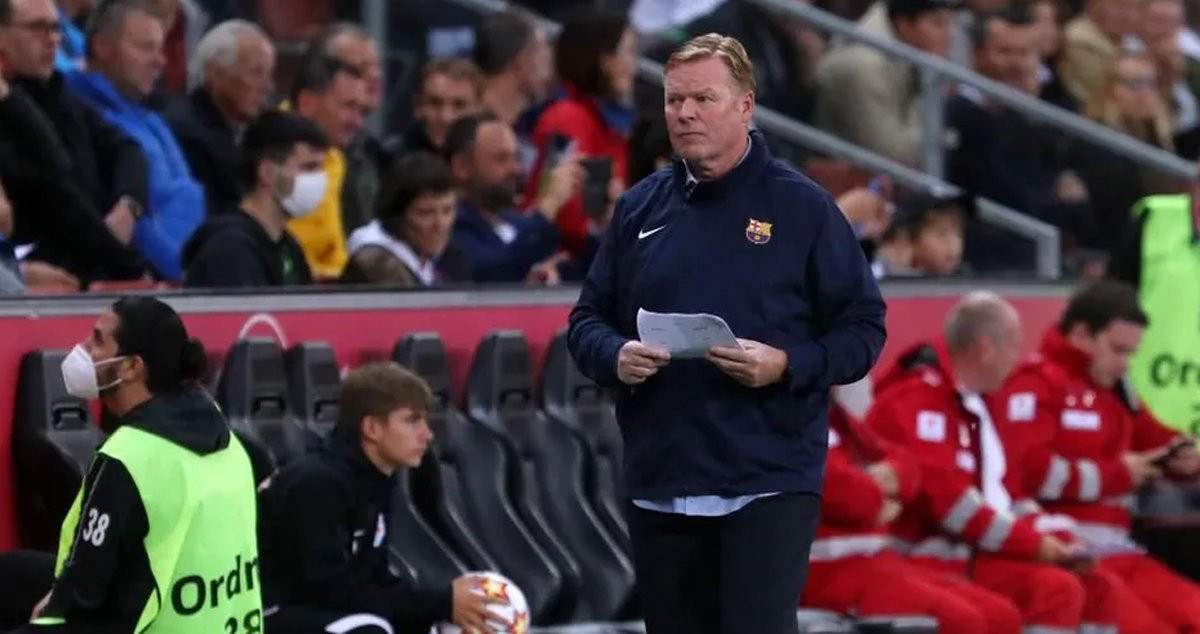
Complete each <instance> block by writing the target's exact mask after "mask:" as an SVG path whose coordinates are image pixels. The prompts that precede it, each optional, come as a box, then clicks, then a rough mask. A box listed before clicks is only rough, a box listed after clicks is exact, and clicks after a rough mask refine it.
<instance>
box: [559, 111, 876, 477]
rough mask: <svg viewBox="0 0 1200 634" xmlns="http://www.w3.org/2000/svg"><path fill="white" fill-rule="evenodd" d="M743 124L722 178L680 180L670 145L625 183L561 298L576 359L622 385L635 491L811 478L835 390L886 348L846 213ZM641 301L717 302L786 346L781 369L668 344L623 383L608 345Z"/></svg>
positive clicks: (660, 305) (630, 329)
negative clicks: (727, 362)
mask: <svg viewBox="0 0 1200 634" xmlns="http://www.w3.org/2000/svg"><path fill="white" fill-rule="evenodd" d="M751 138H752V144H751V147H750V151H749V152H748V153H747V155H746V158H745V159H743V160H742V162H741V163H740V164H739V165H737V166H736V167H734V168H733V169H732V170H730V172H729V173H728V174H726V175H724V176H722V177H720V178H717V179H714V180H708V181H703V182H700V183H698V184H694V185H689V184H688V183H687V178H686V167H685V165H684V163H683V162H682V160H679V159H677V160H676V162H675V164H674V166H673V167H672V168H671V169H664V170H660V171H658V172H655V173H654V174H652V175H651V176H649V177H647V178H645V179H643V180H642V181H641V182H640V183H638V184H637V185H634V186H633V187H632V188H631V189H630V190H629V191H627V192H625V194H624V195H622V196H621V198H620V199H618V201H617V205H616V210H615V211H614V212H613V219H612V222H611V224H610V225H609V228H608V232H607V233H606V234H605V236H604V240H603V242H602V244H601V245H600V249H599V251H598V252H597V254H596V259H595V261H594V262H593V264H592V266H591V268H590V269H589V270H588V274H587V277H586V278H585V279H584V282H583V288H582V290H581V292H580V294H579V300H578V302H577V303H576V304H575V307H574V309H573V310H572V311H571V314H570V318H569V321H570V327H569V329H568V331H567V345H568V347H569V349H570V352H571V356H572V357H573V358H574V360H575V363H576V364H577V365H578V366H579V370H580V371H581V372H582V373H583V374H585V375H587V376H588V377H589V378H591V379H592V380H594V381H596V382H597V383H599V384H600V385H602V386H606V387H616V388H619V389H618V396H617V402H616V406H617V410H616V413H617V420H618V422H620V424H621V431H622V435H623V436H624V440H625V458H624V464H625V478H626V483H627V485H628V487H629V494H630V495H631V496H632V497H634V498H635V499H637V498H642V499H650V500H654V499H664V498H672V497H677V496H692V495H723V496H733V497H736V496H739V495H749V494H756V493H769V492H774V491H780V492H789V493H791V492H796V493H819V492H820V491H821V479H822V477H823V476H822V474H823V471H824V466H825V443H826V439H827V437H828V429H827V418H828V409H829V390H830V388H831V387H832V386H834V385H844V384H846V383H852V382H854V381H857V380H858V379H860V378H862V377H863V376H864V375H866V373H867V372H868V371H869V370H870V369H871V366H872V365H874V363H875V360H876V359H877V358H878V357H879V352H880V350H882V348H883V344H884V340H885V338H886V331H885V328H884V315H885V312H886V306H885V305H884V302H883V298H882V297H881V296H880V294H879V288H878V286H877V285H876V283H875V278H874V276H873V275H872V273H871V269H870V266H869V265H868V263H867V261H866V258H864V257H863V253H862V249H861V247H859V245H858V240H857V239H856V238H855V236H854V232H853V231H852V230H851V229H850V225H849V223H848V222H846V218H845V216H843V215H842V213H841V211H839V210H838V208H837V205H836V204H835V203H834V201H833V198H832V197H830V195H829V194H828V193H827V192H826V191H825V190H823V189H821V188H820V187H819V186H817V185H816V184H815V183H813V182H812V181H811V180H809V179H808V178H806V177H805V176H803V175H802V174H800V173H798V172H796V171H795V170H793V169H792V168H791V167H789V166H788V165H787V164H786V163H784V162H783V161H780V160H778V159H774V158H772V157H771V154H770V153H769V152H768V151H767V147H766V141H765V140H764V139H763V137H762V135H761V133H759V132H754V133H753V134H752V135H751ZM643 308H644V309H646V310H649V311H658V312H666V313H675V312H680V313H710V314H714V315H720V316H721V317H722V318H724V320H725V322H726V323H727V324H728V325H729V328H730V330H732V331H733V333H734V334H735V335H736V336H738V337H744V338H747V339H752V340H754V341H759V342H762V343H763V344H766V345H768V346H772V347H775V348H777V349H780V350H782V351H784V352H785V353H786V354H787V370H786V372H785V373H784V375H783V376H782V377H781V379H780V380H779V381H778V382H776V383H773V384H771V385H766V386H763V387H760V388H756V389H755V388H748V387H745V386H743V385H741V384H740V383H738V382H737V381H735V380H734V379H732V378H730V377H729V376H727V375H726V374H725V373H723V372H721V370H719V369H718V368H717V367H716V366H715V365H713V364H712V363H709V362H707V361H705V360H704V359H699V358H692V359H686V358H684V359H679V358H676V359H672V360H671V363H670V364H669V365H667V366H666V367H663V368H661V369H659V371H658V373H657V374H655V375H654V376H653V377H651V378H650V379H648V380H647V381H646V382H644V383H642V384H640V385H637V386H636V387H630V386H627V385H623V384H622V383H621V382H620V381H619V379H618V377H617V353H618V351H619V350H620V348H621V346H623V345H624V344H625V342H627V341H629V340H630V339H635V338H637V337H638V327H637V325H638V324H637V322H638V319H637V316H638V311H639V310H641V309H643ZM683 448H686V449H683Z"/></svg>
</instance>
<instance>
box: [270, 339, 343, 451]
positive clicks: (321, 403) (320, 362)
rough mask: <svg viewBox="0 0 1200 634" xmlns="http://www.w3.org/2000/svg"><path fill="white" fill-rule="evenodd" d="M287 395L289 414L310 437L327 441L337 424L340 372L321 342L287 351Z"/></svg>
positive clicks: (333, 358) (327, 348) (336, 363)
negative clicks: (289, 397)
mask: <svg viewBox="0 0 1200 634" xmlns="http://www.w3.org/2000/svg"><path fill="white" fill-rule="evenodd" d="M284 362H285V365H286V366H287V379H288V392H289V393H290V394H291V399H292V400H291V407H292V412H293V413H294V414H295V416H296V418H297V419H298V420H299V421H300V424H301V425H303V426H304V429H305V430H306V431H307V432H308V434H309V435H310V436H312V437H314V438H327V437H328V436H329V432H330V431H333V426H334V425H335V424H337V414H338V404H337V399H338V386H339V385H340V384H341V371H340V370H339V369H338V362H337V357H336V356H334V354H333V348H331V347H330V346H329V344H328V343H325V342H324V341H305V342H303V343H298V344H296V345H294V346H292V347H291V348H289V349H288V351H287V354H286V355H285V356H284Z"/></svg>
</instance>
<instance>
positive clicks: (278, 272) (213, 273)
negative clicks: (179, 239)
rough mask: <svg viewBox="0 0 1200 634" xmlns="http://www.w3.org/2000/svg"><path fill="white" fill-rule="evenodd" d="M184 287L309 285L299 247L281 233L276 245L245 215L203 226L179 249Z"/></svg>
mask: <svg viewBox="0 0 1200 634" xmlns="http://www.w3.org/2000/svg"><path fill="white" fill-rule="evenodd" d="M183 268H184V275H183V283H184V286H190V287H202V288H238V287H266V286H295V285H306V284H312V271H311V270H309V268H308V262H307V261H306V260H305V259H304V250H303V249H301V248H300V243H299V242H296V239H295V238H293V237H292V235H291V234H290V233H288V232H287V231H286V230H285V231H284V232H283V235H282V236H280V238H279V241H278V242H276V241H275V240H272V239H271V236H269V235H267V231H266V229H263V226H262V225H261V224H259V222H258V221H257V220H255V219H254V218H253V217H251V216H250V215H249V214H247V213H245V212H242V211H237V212H233V213H222V214H218V215H216V216H213V217H211V218H209V219H208V220H206V221H205V222H204V224H202V225H200V228H199V229H197V230H196V233H194V234H192V237H191V238H190V239H189V240H188V241H187V244H185V245H184V247H183Z"/></svg>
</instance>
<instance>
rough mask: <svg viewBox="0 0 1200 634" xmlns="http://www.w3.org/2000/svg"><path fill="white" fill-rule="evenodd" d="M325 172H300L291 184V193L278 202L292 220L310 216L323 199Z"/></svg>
mask: <svg viewBox="0 0 1200 634" xmlns="http://www.w3.org/2000/svg"><path fill="white" fill-rule="evenodd" d="M326 181H327V177H326V176H325V172H323V171H322V172H300V173H299V174H296V180H295V181H294V182H293V184H292V193H291V194H288V195H287V196H286V197H284V199H283V200H281V201H279V202H280V204H281V205H283V208H284V209H285V210H287V212H288V214H289V215H291V217H293V218H303V217H305V216H307V215H308V214H311V213H312V212H313V211H315V210H316V209H317V206H318V205H320V204H321V201H322V200H324V198H325V186H326Z"/></svg>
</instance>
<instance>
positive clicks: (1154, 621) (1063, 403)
mask: <svg viewBox="0 0 1200 634" xmlns="http://www.w3.org/2000/svg"><path fill="white" fill-rule="evenodd" d="M1146 324H1147V318H1146V315H1145V313H1143V312H1142V310H1141V309H1140V308H1139V306H1138V299H1137V292H1136V291H1135V290H1134V289H1133V288H1132V287H1130V286H1127V285H1125V284H1122V283H1119V282H1112V281H1102V282H1097V283H1095V284H1093V285H1091V286H1088V287H1086V288H1084V289H1083V290H1081V291H1080V292H1079V293H1077V294H1076V295H1075V296H1074V297H1073V298H1072V299H1071V301H1070V303H1069V304H1068V306H1067V309H1066V311H1065V312H1064V314H1063V316H1062V319H1061V320H1060V322H1059V324H1058V326H1057V327H1055V328H1052V329H1050V331H1048V332H1047V333H1046V335H1045V337H1044V339H1043V340H1042V345H1041V351H1040V353H1039V354H1037V355H1035V356H1034V357H1033V358H1031V359H1030V360H1028V361H1027V362H1025V363H1023V364H1022V365H1021V366H1020V367H1019V368H1018V369H1017V370H1016V371H1015V372H1014V373H1013V375H1012V377H1011V378H1009V380H1008V381H1007V383H1006V385H1005V386H1004V389H1003V390H1002V391H1001V392H1000V393H998V394H997V398H996V399H995V400H994V403H993V410H994V411H995V413H996V416H997V418H998V419H999V420H1000V421H1001V422H1000V423H999V424H1000V428H1001V430H1002V438H1003V439H1004V442H1005V449H1006V451H1007V452H1009V453H1010V454H1013V455H1014V456H1016V459H1015V460H1013V463H1012V464H1019V465H1020V466H1021V469H1020V470H1019V472H1017V473H1015V474H1013V476H1012V477H1013V478H1014V480H1016V481H1017V482H1018V484H1017V485H1015V486H1014V487H1013V488H1014V489H1016V490H1019V491H1020V492H1021V493H1022V494H1024V495H1025V496H1027V497H1028V498H1030V499H1032V500H1036V502H1037V504H1032V503H1026V504H1025V506H1027V507H1029V508H1031V509H1037V508H1038V506H1039V504H1040V506H1042V507H1045V509H1046V511H1048V512H1051V513H1061V514H1063V515H1067V516H1069V517H1071V518H1074V520H1075V522H1076V526H1075V527H1074V528H1073V530H1074V532H1075V533H1076V534H1077V535H1079V537H1080V538H1082V539H1083V541H1084V542H1086V543H1087V544H1088V546H1089V548H1090V550H1091V551H1092V552H1093V554H1094V555H1095V556H1096V557H1098V558H1099V568H1100V569H1101V570H1107V571H1110V572H1111V573H1114V574H1115V575H1116V576H1118V577H1119V578H1120V579H1121V580H1123V581H1124V585H1125V586H1127V587H1126V588H1125V592H1124V594H1126V595H1128V596H1126V597H1125V598H1124V599H1123V600H1122V601H1121V605H1120V626H1121V632H1123V633H1125V632H1132V633H1141V632H1146V633H1147V634H1149V633H1150V632H1154V633H1166V632H1198V631H1200V586H1197V585H1195V584H1194V583H1191V582H1189V581H1187V580H1185V579H1183V578H1182V577H1180V576H1178V575H1176V574H1175V573H1173V572H1171V571H1170V570H1169V569H1168V568H1167V567H1166V566H1164V565H1162V564H1160V563H1158V562H1157V561H1155V560H1154V559H1152V558H1151V557H1149V556H1148V555H1146V553H1145V550H1144V549H1143V548H1142V547H1141V546H1140V545H1138V544H1137V543H1136V542H1134V541H1133V540H1132V539H1131V538H1130V535H1129V525H1130V508H1131V506H1132V503H1133V499H1134V498H1133V493H1134V490H1135V489H1136V488H1137V487H1138V486H1140V485H1141V484H1142V483H1144V482H1147V481H1150V480H1152V479H1154V478H1157V477H1160V476H1163V475H1174V476H1179V477H1193V478H1194V477H1195V475H1196V474H1197V471H1200V456H1198V455H1197V453H1196V449H1195V443H1194V442H1191V441H1186V440H1185V439H1183V438H1182V437H1181V436H1180V435H1179V434H1178V433H1177V432H1175V431H1173V430H1171V429H1169V428H1167V427H1165V426H1164V425H1162V424H1161V423H1159V422H1158V421H1157V420H1155V418H1154V417H1153V416H1152V415H1151V414H1150V412H1148V411H1147V410H1145V409H1139V408H1138V407H1137V405H1136V404H1135V403H1134V401H1133V399H1132V398H1131V396H1130V393H1129V392H1127V391H1126V390H1125V384H1124V382H1123V381H1122V377H1123V376H1124V375H1125V373H1126V371H1127V370H1128V368H1129V357H1130V356H1131V355H1132V354H1133V352H1134V351H1135V350H1136V349H1137V346H1138V343H1139V341H1140V339H1141V335H1142V331H1143V330H1144V329H1145V327H1146Z"/></svg>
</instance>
